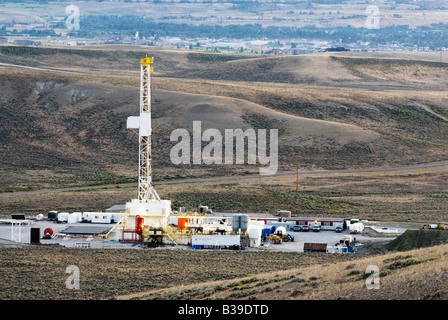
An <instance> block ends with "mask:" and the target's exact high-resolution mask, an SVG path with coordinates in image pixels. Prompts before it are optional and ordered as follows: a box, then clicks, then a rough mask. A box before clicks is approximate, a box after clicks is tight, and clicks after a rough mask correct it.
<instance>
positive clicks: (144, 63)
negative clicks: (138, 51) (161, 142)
mask: <svg viewBox="0 0 448 320" xmlns="http://www.w3.org/2000/svg"><path fill="white" fill-rule="evenodd" d="M152 63H153V59H152V58H148V57H146V58H144V59H141V61H140V64H141V69H140V116H138V117H129V118H128V121H127V127H128V129H138V130H139V139H140V140H139V175H138V200H139V201H140V202H143V203H144V202H148V201H149V200H160V198H159V195H158V194H157V192H156V190H155V189H154V187H153V184H152V177H151V160H152V158H151V72H152V71H153V68H152V67H151V64H152Z"/></svg>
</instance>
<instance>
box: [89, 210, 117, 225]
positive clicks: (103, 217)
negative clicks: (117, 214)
mask: <svg viewBox="0 0 448 320" xmlns="http://www.w3.org/2000/svg"><path fill="white" fill-rule="evenodd" d="M90 219H91V222H92V223H111V222H112V214H111V213H108V212H90Z"/></svg>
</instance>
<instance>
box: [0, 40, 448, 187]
mask: <svg viewBox="0 0 448 320" xmlns="http://www.w3.org/2000/svg"><path fill="white" fill-rule="evenodd" d="M145 54H148V55H150V56H154V58H155V61H156V62H155V64H154V67H155V72H154V74H153V78H152V87H153V101H152V102H153V128H154V130H153V139H154V140H153V165H154V170H153V173H154V175H155V176H156V178H157V179H159V178H161V177H164V176H168V175H171V176H176V175H180V176H182V175H188V176H206V175H228V174H233V173H237V172H238V173H244V172H246V171H249V172H253V173H256V172H258V168H259V166H257V165H250V166H248V165H239V166H237V165H232V166H224V165H222V166H219V165H216V166H185V165H184V166H175V165H173V164H172V163H171V161H170V159H169V153H170V150H171V148H172V147H173V146H174V144H175V143H173V142H171V141H170V140H169V136H170V133H171V132H172V131H173V130H174V129H176V128H185V129H187V130H191V128H192V122H193V121H194V120H201V121H202V123H203V130H204V129H205V128H207V127H208V128H217V129H220V130H221V131H223V130H224V129H235V128H242V129H246V128H250V127H253V128H255V129H278V130H279V171H285V170H294V169H295V166H296V164H297V163H300V167H301V168H302V169H310V168H324V169H339V168H355V167H358V168H359V167H372V166H395V165H402V164H414V163H426V162H431V161H439V160H444V159H445V157H446V154H447V151H448V149H447V146H446V143H445V142H446V141H447V139H448V130H447V129H448V122H447V120H446V119H447V117H448V111H447V109H446V92H444V91H437V90H438V89H440V87H443V86H444V83H443V81H444V80H441V81H438V80H437V79H440V77H441V75H443V74H444V72H446V66H445V64H440V63H435V62H434V63H433V62H431V63H430V62H427V61H423V60H422V61H411V60H409V61H408V60H406V61H404V60H399V59H390V58H388V59H378V58H369V57H365V58H360V57H346V56H344V57H333V56H330V55H326V54H322V55H309V56H284V57H283V56H278V57H277V56H261V57H260V56H251V55H224V54H212V53H199V52H198V53H192V52H184V51H172V50H161V49H157V48H152V47H151V48H144V47H125V46H123V47H121V46H98V47H95V46H92V47H90V46H89V47H84V48H76V49H72V48H32V47H18V46H10V45H9V46H0V63H13V64H19V65H26V66H33V67H41V68H49V69H57V70H69V71H71V73H64V72H51V71H41V70H35V69H34V70H30V69H17V68H8V67H0V74H1V75H2V77H1V80H0V87H1V88H2V95H1V100H0V109H1V113H0V122H1V124H2V125H1V128H0V130H1V132H0V139H1V140H0V149H1V151H2V157H1V159H0V176H1V179H0V180H1V186H0V189H1V190H4V191H5V190H21V189H24V190H28V189H34V188H42V187H53V186H62V185H73V184H77V185H79V184H92V183H95V184H97V183H111V182H114V181H115V179H118V181H135V177H136V175H137V161H138V159H137V139H136V135H135V134H134V133H133V132H130V131H129V130H127V129H126V128H125V121H126V118H127V117H128V116H131V115H136V114H137V113H138V103H139V100H138V99H139V93H138V92H139V61H138V59H140V58H141V57H144V55H145ZM357 55H359V53H357ZM388 70H394V73H393V77H392V76H391V73H390V72H388ZM412 70H414V71H412ZM419 70H420V71H421V75H419V76H418V77H417V76H414V74H415V73H416V72H417V73H418V72H420V71H419ZM423 70H424V72H423ZM361 73H362V74H361ZM380 73H381V74H380ZM400 74H401V76H398V75H400ZM364 75H368V76H364ZM423 75H424V76H423ZM380 76H381V77H383V78H381V79H382V80H381V81H379V80H378V79H377V78H379V77H380ZM416 77H417V78H416ZM417 80H418V81H417ZM378 83H381V86H383V87H384V85H385V84H386V85H387V86H389V88H395V87H398V86H401V87H403V86H405V87H407V88H408V89H409V88H414V89H415V90H411V91H409V90H384V88H383V87H382V88H376V87H375V86H378ZM435 83H438V84H439V85H440V87H437V88H433V89H434V90H435V91H430V88H432V85H433V84H435ZM344 86H345V87H344ZM356 86H360V88H356ZM367 88H369V89H367ZM421 89H424V90H421ZM436 89H437V90H436ZM204 145H206V143H205V142H204Z"/></svg>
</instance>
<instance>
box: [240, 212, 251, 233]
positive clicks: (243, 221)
mask: <svg viewBox="0 0 448 320" xmlns="http://www.w3.org/2000/svg"><path fill="white" fill-rule="evenodd" d="M248 224H249V216H248V215H247V214H242V215H240V229H241V231H242V232H246V231H247V227H248Z"/></svg>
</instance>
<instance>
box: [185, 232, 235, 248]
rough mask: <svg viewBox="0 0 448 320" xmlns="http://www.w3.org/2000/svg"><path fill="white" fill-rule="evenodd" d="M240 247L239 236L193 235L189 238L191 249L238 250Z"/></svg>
mask: <svg viewBox="0 0 448 320" xmlns="http://www.w3.org/2000/svg"><path fill="white" fill-rule="evenodd" d="M240 246H241V239H240V236H239V235H193V236H192V237H191V247H192V248H193V249H239V248H240Z"/></svg>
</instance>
